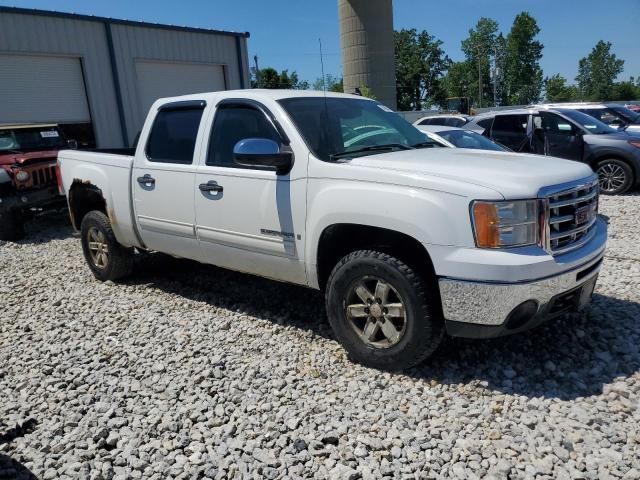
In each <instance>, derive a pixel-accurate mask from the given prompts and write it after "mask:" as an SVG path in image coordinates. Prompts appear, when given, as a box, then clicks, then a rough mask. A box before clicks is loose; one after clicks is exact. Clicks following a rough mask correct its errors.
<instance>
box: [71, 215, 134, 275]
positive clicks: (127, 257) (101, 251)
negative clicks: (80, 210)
mask: <svg viewBox="0 0 640 480" xmlns="http://www.w3.org/2000/svg"><path fill="white" fill-rule="evenodd" d="M80 236H81V240H82V252H83V253H84V258H85V260H86V262H87V265H89V268H90V269H91V272H92V273H93V275H94V276H95V277H96V278H97V279H98V280H100V281H102V282H106V281H107V280H111V281H115V280H120V279H121V278H124V277H126V276H128V275H130V274H131V272H132V270H133V249H131V248H125V247H123V246H122V245H120V244H119V243H118V240H116V236H115V234H114V233H113V229H112V228H111V223H110V222H109V218H108V217H107V216H106V215H105V214H104V213H103V212H100V211H97V210H94V211H92V212H89V213H87V215H85V217H84V218H83V219H82V225H81V227H80Z"/></svg>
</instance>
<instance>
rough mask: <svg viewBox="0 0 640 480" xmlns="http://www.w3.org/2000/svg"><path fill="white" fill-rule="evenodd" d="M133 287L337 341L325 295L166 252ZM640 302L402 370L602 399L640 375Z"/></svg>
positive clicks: (597, 301)
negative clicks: (621, 381) (618, 382)
mask: <svg viewBox="0 0 640 480" xmlns="http://www.w3.org/2000/svg"><path fill="white" fill-rule="evenodd" d="M140 263H141V265H139V268H137V271H138V272H140V273H138V274H137V275H136V276H135V277H133V278H132V279H131V280H130V283H132V284H145V285H149V286H152V287H155V288H158V289H160V290H162V291H165V292H167V293H171V294H176V295H180V296H183V297H185V298H188V299H191V300H195V301H201V302H206V303H208V304H210V305H212V306H216V307H219V308H225V309H229V310H233V311H236V312H242V313H244V314H247V315H251V316H255V317H259V318H262V319H265V320H269V321H272V322H274V323H280V324H282V323H286V324H287V325H289V326H294V327H296V328H300V329H303V330H308V331H311V332H312V333H314V334H315V335H319V336H321V337H325V338H333V335H332V332H331V329H330V327H329V324H328V322H327V321H326V314H325V308H324V300H323V297H322V295H321V294H320V293H318V292H316V291H314V290H311V289H307V288H303V287H297V286H292V285H287V284H282V283H279V282H275V281H271V280H267V279H262V278H258V277H254V276H250V275H244V274H240V273H236V272H231V271H228V270H224V269H220V268H216V267H213V266H207V265H202V264H198V263H196V262H191V261H185V260H177V259H173V258H171V257H167V256H165V255H155V254H152V255H146V256H144V257H143V258H141V259H140ZM638 319H640V304H638V303H635V302H631V301H626V300H621V299H617V298H613V297H609V296H605V295H595V296H594V299H593V302H592V304H591V305H590V306H589V307H587V308H586V309H585V311H584V312H582V313H574V314H569V315H566V316H565V317H561V318H558V319H555V320H552V321H550V322H549V323H547V324H545V325H542V326H540V327H538V328H537V329H534V330H531V331H529V332H525V333H522V334H518V335H513V336H509V337H503V338H497V339H490V340H464V339H448V340H447V341H446V342H445V343H444V345H443V347H442V348H440V350H439V351H438V352H437V353H436V354H435V355H434V356H433V357H432V358H431V359H430V360H428V361H427V362H426V363H425V364H423V365H421V366H419V367H416V368H413V369H410V370H408V371H405V372H402V373H398V375H408V376H410V377H413V378H415V379H416V380H423V381H427V382H432V381H437V382H438V383H441V384H449V385H469V384H474V385H476V386H477V385H482V386H484V387H485V388H487V389H490V390H495V391H500V392H503V393H509V394H517V395H525V396H527V397H545V398H557V399H561V400H571V399H575V398H577V397H585V396H591V395H599V394H601V393H602V390H603V386H604V385H605V384H608V383H611V382H612V381H614V380H615V379H616V378H617V377H623V378H624V377H628V376H630V375H632V374H634V373H636V372H638V371H640V349H639V348H638V345H639V344H640V327H639V326H638Z"/></svg>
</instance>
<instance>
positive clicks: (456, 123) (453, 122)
mask: <svg viewBox="0 0 640 480" xmlns="http://www.w3.org/2000/svg"><path fill="white" fill-rule="evenodd" d="M445 125H446V126H447V127H456V128H460V127H461V126H462V125H464V120H462V119H460V118H457V117H449V118H447V120H446V122H445Z"/></svg>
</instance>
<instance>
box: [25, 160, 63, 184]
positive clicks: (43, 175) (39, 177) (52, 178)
mask: <svg viewBox="0 0 640 480" xmlns="http://www.w3.org/2000/svg"><path fill="white" fill-rule="evenodd" d="M26 171H28V172H29V174H30V175H31V182H32V186H33V187H45V186H48V185H52V184H54V183H56V167H55V165H45V166H42V167H32V168H29V169H26Z"/></svg>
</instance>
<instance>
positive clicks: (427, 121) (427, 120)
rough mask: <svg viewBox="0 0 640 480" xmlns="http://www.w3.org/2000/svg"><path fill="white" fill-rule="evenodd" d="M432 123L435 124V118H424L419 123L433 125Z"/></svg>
mask: <svg viewBox="0 0 640 480" xmlns="http://www.w3.org/2000/svg"><path fill="white" fill-rule="evenodd" d="M432 124H433V119H431V118H426V119H424V120H422V121H421V122H420V123H419V124H418V125H432Z"/></svg>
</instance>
